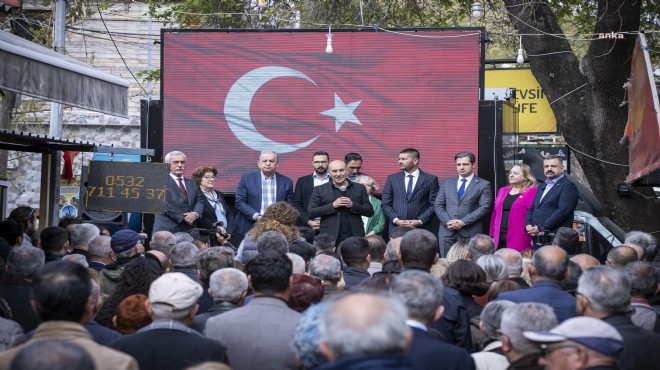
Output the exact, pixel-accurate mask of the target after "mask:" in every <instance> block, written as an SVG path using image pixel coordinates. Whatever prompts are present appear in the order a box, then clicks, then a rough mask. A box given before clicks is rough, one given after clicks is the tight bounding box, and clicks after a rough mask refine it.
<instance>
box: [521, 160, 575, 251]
mask: <svg viewBox="0 0 660 370" xmlns="http://www.w3.org/2000/svg"><path fill="white" fill-rule="evenodd" d="M543 171H544V172H545V176H546V181H545V182H544V183H542V184H540V185H539V189H538V191H537V192H536V197H534V203H532V206H531V207H530V209H529V211H527V220H526V222H525V224H526V225H527V226H525V230H526V231H527V233H528V234H530V235H532V236H533V237H534V248H535V249H538V248H540V247H542V246H543V245H545V244H549V243H545V242H544V240H542V239H541V240H540V239H539V233H540V232H544V233H545V232H549V233H553V234H554V233H556V232H557V229H559V228H560V227H562V226H565V227H572V226H573V211H575V207H576V206H577V203H578V198H579V194H578V190H577V187H576V186H575V184H573V183H572V182H571V181H570V180H569V179H567V178H566V176H564V166H563V165H562V162H561V158H560V157H559V156H556V155H548V156H546V157H545V159H544V160H543ZM549 239H550V240H552V238H550V237H549Z"/></svg>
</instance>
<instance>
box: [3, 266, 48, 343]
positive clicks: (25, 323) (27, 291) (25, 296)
mask: <svg viewBox="0 0 660 370" xmlns="http://www.w3.org/2000/svg"><path fill="white" fill-rule="evenodd" d="M0 297H2V298H4V299H5V301H7V304H8V305H9V308H11V312H12V314H13V317H12V320H14V321H16V322H17V323H19V324H21V327H23V331H25V332H26V333H28V332H30V331H32V330H34V329H36V328H37V326H39V323H41V319H40V318H39V316H37V314H36V313H35V312H34V310H33V309H32V305H31V304H30V299H31V298H32V282H30V281H27V280H24V279H12V280H9V281H6V282H4V283H2V284H0Z"/></svg>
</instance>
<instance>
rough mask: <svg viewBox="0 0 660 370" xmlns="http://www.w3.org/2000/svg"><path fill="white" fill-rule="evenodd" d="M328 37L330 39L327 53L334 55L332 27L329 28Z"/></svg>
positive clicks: (326, 48) (326, 47) (326, 49)
mask: <svg viewBox="0 0 660 370" xmlns="http://www.w3.org/2000/svg"><path fill="white" fill-rule="evenodd" d="M326 36H327V37H328V41H327V44H326V45H325V52H326V53H328V54H332V51H333V50H332V25H330V26H328V34H327V35H326Z"/></svg>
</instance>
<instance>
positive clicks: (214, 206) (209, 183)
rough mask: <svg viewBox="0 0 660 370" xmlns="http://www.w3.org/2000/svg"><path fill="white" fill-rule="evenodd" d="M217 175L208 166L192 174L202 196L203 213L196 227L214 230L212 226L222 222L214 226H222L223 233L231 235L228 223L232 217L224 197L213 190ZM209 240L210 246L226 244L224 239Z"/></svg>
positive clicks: (213, 169) (213, 168) (199, 168)
mask: <svg viewBox="0 0 660 370" xmlns="http://www.w3.org/2000/svg"><path fill="white" fill-rule="evenodd" d="M217 175H218V170H216V169H215V167H209V166H201V167H197V168H196V169H195V172H193V174H192V177H193V180H195V181H196V182H197V185H199V188H200V189H201V190H202V193H203V194H204V211H203V212H202V214H201V215H200V219H199V221H198V222H197V227H198V228H200V229H206V230H210V229H214V228H215V226H214V224H216V223H217V222H222V224H219V223H217V224H216V225H222V227H223V229H224V230H225V233H231V225H230V224H229V223H230V222H232V220H233V219H234V217H233V216H232V213H231V211H230V210H229V207H228V206H227V202H226V201H225V197H224V196H223V195H222V193H221V192H219V191H218V190H215V189H214V187H215V180H216V178H217ZM216 235H217V234H216ZM210 239H211V245H221V244H224V243H226V242H227V241H226V240H224V238H220V239H222V240H217V238H215V237H211V238H210Z"/></svg>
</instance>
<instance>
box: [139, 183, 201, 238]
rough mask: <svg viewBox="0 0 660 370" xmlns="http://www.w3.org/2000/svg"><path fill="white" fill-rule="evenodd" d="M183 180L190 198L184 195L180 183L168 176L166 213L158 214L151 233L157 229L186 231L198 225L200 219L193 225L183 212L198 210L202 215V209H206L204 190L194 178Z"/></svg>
mask: <svg viewBox="0 0 660 370" xmlns="http://www.w3.org/2000/svg"><path fill="white" fill-rule="evenodd" d="M183 182H184V183H185V187H186V192H187V193H188V199H186V198H185V197H184V196H183V193H182V192H181V189H180V188H179V184H178V183H177V182H176V181H174V179H173V178H172V176H170V175H168V176H167V185H166V192H165V204H166V210H165V214H162V215H156V218H155V220H154V228H153V231H152V234H151V235H153V233H155V232H156V231H161V230H167V231H169V232H171V233H177V232H179V231H184V232H185V231H189V230H192V229H194V228H195V227H196V226H197V222H198V220H199V219H198V220H197V221H195V222H194V223H193V224H192V225H188V223H187V222H186V221H184V220H183V218H184V216H183V214H184V213H187V212H196V213H197V214H198V215H199V216H200V217H201V216H202V211H203V210H204V205H203V203H202V202H203V200H204V199H203V197H204V195H203V194H202V191H201V190H199V186H197V183H196V182H194V181H193V180H192V179H188V178H184V179H183Z"/></svg>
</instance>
